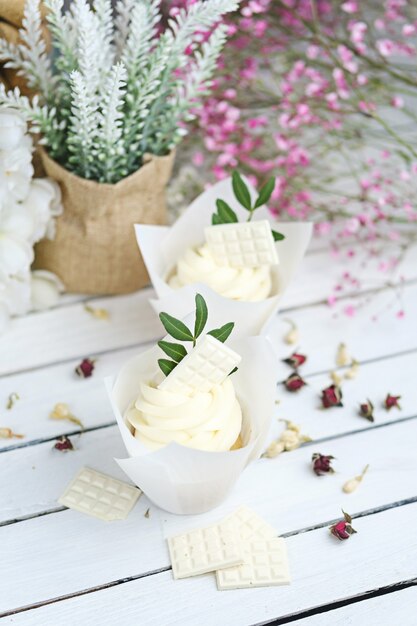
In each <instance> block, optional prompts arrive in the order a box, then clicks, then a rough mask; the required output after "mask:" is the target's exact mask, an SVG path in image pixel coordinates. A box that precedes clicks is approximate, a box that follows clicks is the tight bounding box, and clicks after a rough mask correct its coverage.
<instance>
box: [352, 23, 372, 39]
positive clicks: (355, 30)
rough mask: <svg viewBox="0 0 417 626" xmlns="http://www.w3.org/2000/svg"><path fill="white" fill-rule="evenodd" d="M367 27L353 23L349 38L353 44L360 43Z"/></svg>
mask: <svg viewBox="0 0 417 626" xmlns="http://www.w3.org/2000/svg"><path fill="white" fill-rule="evenodd" d="M367 30H368V26H367V25H366V24H365V22H354V23H353V24H352V25H351V27H350V38H351V40H352V42H353V43H356V44H358V43H362V41H363V40H364V37H365V33H366V31H367Z"/></svg>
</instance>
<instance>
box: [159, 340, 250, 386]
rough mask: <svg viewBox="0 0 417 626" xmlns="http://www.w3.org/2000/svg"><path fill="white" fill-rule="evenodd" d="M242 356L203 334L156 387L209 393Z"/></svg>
mask: <svg viewBox="0 0 417 626" xmlns="http://www.w3.org/2000/svg"><path fill="white" fill-rule="evenodd" d="M241 360H242V357H241V356H240V355H239V354H238V353H237V352H234V350H231V349H230V348H228V347H227V346H225V345H224V343H222V342H221V341H219V340H218V339H215V338H214V337H212V336H211V335H205V337H203V338H202V339H201V341H199V343H198V344H197V345H196V346H195V347H194V348H193V349H192V350H191V352H189V354H187V356H185V357H184V358H183V359H182V361H180V363H178V365H177V366H176V368H175V369H173V370H172V372H171V373H170V374H168V376H167V377H166V378H164V380H163V381H162V382H161V383H160V384H159V385H158V389H163V390H164V391H170V392H172V393H180V394H185V395H190V394H192V393H193V392H194V391H200V392H207V393H208V392H209V391H211V390H212V389H213V387H214V386H215V385H221V384H222V383H223V382H224V381H225V380H226V378H227V377H228V375H229V374H230V372H231V371H232V370H233V369H234V368H235V367H236V366H237V365H238V364H239V363H240V361H241Z"/></svg>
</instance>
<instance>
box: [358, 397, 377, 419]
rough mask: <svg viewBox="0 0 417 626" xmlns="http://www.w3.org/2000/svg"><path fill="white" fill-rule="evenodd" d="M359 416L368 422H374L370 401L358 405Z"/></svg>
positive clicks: (372, 407)
mask: <svg viewBox="0 0 417 626" xmlns="http://www.w3.org/2000/svg"><path fill="white" fill-rule="evenodd" d="M359 415H360V416H361V417H364V418H365V419H367V420H368V421H369V422H373V421H374V405H373V404H372V402H371V401H370V400H367V401H366V402H362V404H360V405H359Z"/></svg>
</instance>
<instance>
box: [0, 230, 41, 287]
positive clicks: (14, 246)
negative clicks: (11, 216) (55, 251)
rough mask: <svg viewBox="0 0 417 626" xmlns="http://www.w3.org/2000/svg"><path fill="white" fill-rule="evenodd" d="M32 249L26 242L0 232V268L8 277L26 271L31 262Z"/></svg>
mask: <svg viewBox="0 0 417 626" xmlns="http://www.w3.org/2000/svg"><path fill="white" fill-rule="evenodd" d="M33 256H34V255H33V249H32V246H30V245H29V244H28V243H27V242H26V241H23V240H21V239H18V238H17V237H14V236H12V235H10V234H5V233H1V232H0V267H1V268H2V270H3V272H5V273H6V274H8V275H9V276H13V275H15V274H18V273H19V272H22V271H24V270H25V269H27V268H28V267H29V266H30V264H31V263H32V261H33Z"/></svg>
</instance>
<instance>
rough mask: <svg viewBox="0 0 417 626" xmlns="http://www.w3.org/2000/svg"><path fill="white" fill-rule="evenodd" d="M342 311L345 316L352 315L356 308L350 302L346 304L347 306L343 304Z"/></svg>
mask: <svg viewBox="0 0 417 626" xmlns="http://www.w3.org/2000/svg"><path fill="white" fill-rule="evenodd" d="M343 313H344V314H345V315H346V316H347V317H354V316H355V314H356V308H355V307H354V306H353V305H352V304H348V305H347V306H345V308H344V309H343Z"/></svg>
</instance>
